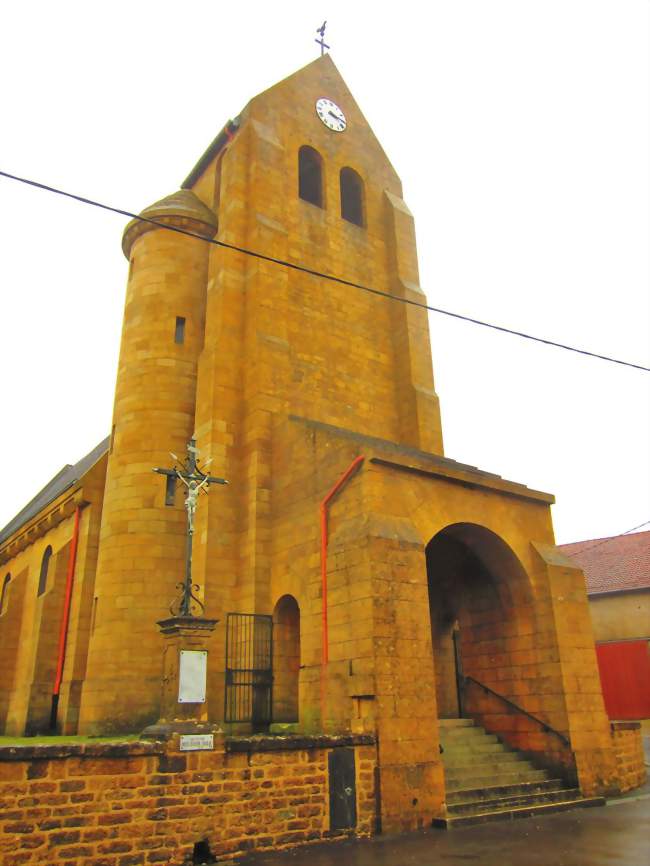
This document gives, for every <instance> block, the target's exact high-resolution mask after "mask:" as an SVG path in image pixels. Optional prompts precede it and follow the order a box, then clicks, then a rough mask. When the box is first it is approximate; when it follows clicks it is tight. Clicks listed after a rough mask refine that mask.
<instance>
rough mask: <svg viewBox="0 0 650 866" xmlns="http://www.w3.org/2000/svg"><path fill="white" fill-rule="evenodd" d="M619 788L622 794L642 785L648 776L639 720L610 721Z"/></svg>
mask: <svg viewBox="0 0 650 866" xmlns="http://www.w3.org/2000/svg"><path fill="white" fill-rule="evenodd" d="M611 733H612V743H613V746H614V751H615V753H616V764H617V766H618V777H619V788H620V791H621V793H622V794H624V793H625V792H626V791H631V790H632V789H634V788H638V787H640V786H641V785H643V784H644V783H645V782H646V781H647V778H648V773H647V770H646V768H645V758H644V754H643V739H642V737H641V724H640V723H639V722H611Z"/></svg>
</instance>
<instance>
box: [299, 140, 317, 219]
mask: <svg viewBox="0 0 650 866" xmlns="http://www.w3.org/2000/svg"><path fill="white" fill-rule="evenodd" d="M298 195H299V196H300V198H301V199H303V201H308V202H311V204H315V205H316V206H317V207H323V160H322V158H321V155H320V153H319V152H318V151H317V150H314V148H313V147H309V146H308V145H303V147H301V148H300V150H299V151H298Z"/></svg>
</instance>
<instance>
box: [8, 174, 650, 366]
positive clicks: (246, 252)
mask: <svg viewBox="0 0 650 866" xmlns="http://www.w3.org/2000/svg"><path fill="white" fill-rule="evenodd" d="M0 176H2V177H6V178H8V179H9V180H15V181H18V182H19V183H24V184H27V185H28V186H33V187H36V188H37V189H42V190H45V191H46V192H52V193H55V194H56V195H61V196H64V197H65V198H71V199H73V200H74V201H78V202H81V203H82V204H87V205H91V206H92V207H98V208H101V209H102V210H107V211H110V212H111V213H117V214H120V215H121V216H125V217H129V218H130V219H136V220H140V221H141V222H145V223H150V224H151V225H155V226H158V227H159V228H162V229H167V230H168V231H172V232H177V233H178V234H182V235H187V236H188V237H191V238H196V239H197V240H200V241H204V242H205V243H209V244H213V245H214V246H217V247H222V248H223V249H227V250H232V251H233V252H237V253H241V254H242V255H245V256H251V257H253V258H256V259H261V260H262V261H265V262H270V263H272V264H275V265H279V266H281V267H285V268H290V269H291V270H294V271H299V272H300V273H303V274H309V275H310V276H312V277H318V278H319V279H322V280H329V281H331V282H334V283H340V284H341V285H344V286H349V287H350V288H353V289H359V290H360V291H362V292H368V293H370V294H372V295H378V296H379V297H382V298H388V299H389V300H391V301H398V302H399V303H402V304H409V305H410V306H413V307H420V308H421V309H423V310H428V311H430V312H432V313H439V314H440V315H442V316H449V317H451V318H453V319H460V320H461V321H463V322H470V323H471V324H473V325H480V326H481V327H483V328H490V329H491V330H493V331H500V332H501V333H502V334H512V335H513V336H515V337H522V338H523V339H524V340H532V341H533V342H535V343H542V344H544V345H545V346H554V347H555V348H557V349H566V351H568V352H576V353H577V354H579V355H586V356H587V357H589V358H598V359H600V360H601V361H608V362H609V363H611V364H620V365H621V366H623V367H632V368H633V369H635V370H643V371H644V372H646V373H650V367H644V366H642V365H641V364H633V363H632V362H631V361H622V360H621V359H620V358H612V357H610V356H609V355H600V354H598V353H597V352H589V351H587V350H586V349H578V348H577V347H576V346H568V345H567V344H566V343H558V342H556V341H555V340H547V339H545V338H544V337H535V336H533V335H532V334H526V333H524V332H523V331H515V330H513V329H512V328H505V327H503V326H502V325H495V324H493V323H491V322H484V321H482V320H481V319H475V318H473V317H472V316H464V315H462V314H461V313H454V312H451V311H450V310H443V309H441V308H440V307H433V306H431V304H425V303H423V302H422V301H414V300H411V299H410V298H402V297H400V296H399V295H393V294H391V293H390V292H385V291H383V290H382V289H376V288H373V287H372V286H365V285H363V284H362V283H355V282H353V281H352V280H346V279H344V278H343V277H337V276H335V275H334V274H326V273H323V272H322V271H317V270H314V269H313V268H307V267H305V266H304V265H298V264H296V263H295V262H288V261H286V260H284V259H278V258H275V257H274V256H267V255H265V254H264V253H260V252H257V251H256V250H249V249H247V248H246V247H240V246H237V245H236V244H229V243H226V242H225V241H220V240H216V239H215V238H206V237H203V235H199V234H196V233H195V232H191V231H188V230H187V229H183V228H180V227H178V226H170V225H166V224H165V223H161V222H158V220H152V219H149V218H148V217H143V216H140V214H135V213H131V211H128V210H123V209H122V208H117V207H112V206H111V205H107V204H103V203H102V202H99V201H94V200H93V199H90V198H85V197H84V196H81V195H75V194H74V193H71V192H66V191H65V190H62V189H57V188H56V187H53V186H48V185H47V184H44V183H39V182H38V181H35V180H29V178H26V177H18V176H17V175H15V174H9V173H8V172H6V171H0Z"/></svg>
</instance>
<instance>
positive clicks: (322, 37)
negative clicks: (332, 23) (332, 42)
mask: <svg viewBox="0 0 650 866" xmlns="http://www.w3.org/2000/svg"><path fill="white" fill-rule="evenodd" d="M326 27H327V21H323V23H322V24H321V26H320V27H318V28H317V30H316V33H318V35H319V36H320V39H314V42H317V43H318V44H319V45H320V56H321V57H322V56H323V54H325V49H326V48H329V45H327V44H326V43H325V28H326Z"/></svg>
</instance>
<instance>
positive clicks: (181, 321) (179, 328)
mask: <svg viewBox="0 0 650 866" xmlns="http://www.w3.org/2000/svg"><path fill="white" fill-rule="evenodd" d="M174 342H175V343H184V342H185V318H184V317H183V316H176V330H175V331H174Z"/></svg>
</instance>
